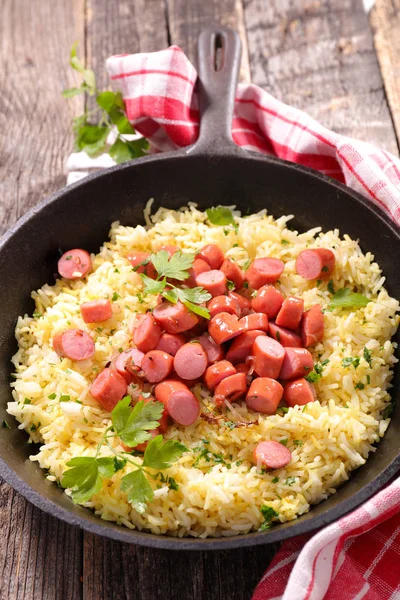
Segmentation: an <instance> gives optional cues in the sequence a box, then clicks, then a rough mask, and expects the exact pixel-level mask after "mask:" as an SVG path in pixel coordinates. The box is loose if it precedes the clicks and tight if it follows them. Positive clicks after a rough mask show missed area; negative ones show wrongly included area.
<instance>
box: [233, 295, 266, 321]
mask: <svg viewBox="0 0 400 600" xmlns="http://www.w3.org/2000/svg"><path fill="white" fill-rule="evenodd" d="M228 296H229V298H232V299H233V300H236V302H237V303H238V304H239V306H240V310H241V313H242V316H244V315H245V314H247V313H248V312H249V311H250V310H251V302H250V300H249V299H248V298H246V297H245V296H242V295H241V294H237V293H236V292H228ZM261 312H263V311H261Z"/></svg>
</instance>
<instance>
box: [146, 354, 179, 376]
mask: <svg viewBox="0 0 400 600" xmlns="http://www.w3.org/2000/svg"><path fill="white" fill-rule="evenodd" d="M173 365H174V359H173V357H172V356H171V355H170V354H168V353H167V352H163V351H162V350H150V352H147V354H145V355H144V357H143V360H142V371H143V373H144V376H145V378H146V379H147V381H148V382H149V383H158V382H159V381H162V380H163V379H165V378H166V377H168V375H169V374H170V373H171V371H172V367H173Z"/></svg>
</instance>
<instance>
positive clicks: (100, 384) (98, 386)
mask: <svg viewBox="0 0 400 600" xmlns="http://www.w3.org/2000/svg"><path fill="white" fill-rule="evenodd" d="M126 390H127V383H126V381H125V379H124V378H123V377H122V376H121V375H120V374H119V373H117V372H116V371H113V370H111V369H103V371H101V373H99V374H98V375H97V377H96V379H95V380H94V381H93V383H92V385H91V386H90V395H91V396H92V397H93V398H94V399H95V400H97V402H98V403H99V404H100V405H101V406H102V407H103V408H104V410H107V411H108V412H111V411H112V410H113V408H114V407H115V405H116V404H118V402H119V401H120V400H122V398H123V397H124V396H125V394H126Z"/></svg>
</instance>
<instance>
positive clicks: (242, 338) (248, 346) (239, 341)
mask: <svg viewBox="0 0 400 600" xmlns="http://www.w3.org/2000/svg"><path fill="white" fill-rule="evenodd" d="M259 335H267V334H266V333H265V331H261V330H260V329H253V330H252V331H245V332H244V333H241V334H240V335H238V337H237V338H235V339H234V340H233V341H232V344H231V346H230V348H229V350H228V352H227V353H226V360H229V361H230V362H231V363H233V364H234V365H235V364H237V363H241V362H244V361H245V360H246V358H247V357H248V356H250V355H251V353H252V349H253V344H254V341H255V339H256V338H257V337H258V336H259Z"/></svg>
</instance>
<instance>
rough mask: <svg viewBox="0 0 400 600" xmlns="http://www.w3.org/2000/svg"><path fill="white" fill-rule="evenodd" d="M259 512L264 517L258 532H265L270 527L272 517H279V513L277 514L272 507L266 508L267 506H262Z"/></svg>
mask: <svg viewBox="0 0 400 600" xmlns="http://www.w3.org/2000/svg"><path fill="white" fill-rule="evenodd" d="M260 512H261V514H262V516H263V517H264V522H263V523H261V525H260V528H259V530H258V531H265V530H266V529H269V528H270V527H271V522H272V519H273V518H274V517H279V513H277V512H276V510H274V509H273V508H272V506H268V505H267V504H264V506H262V507H261V508H260Z"/></svg>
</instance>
